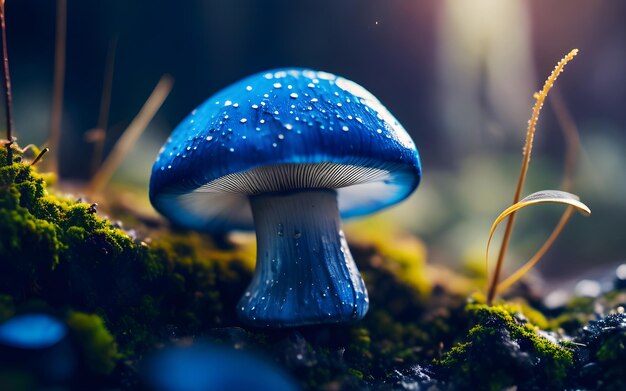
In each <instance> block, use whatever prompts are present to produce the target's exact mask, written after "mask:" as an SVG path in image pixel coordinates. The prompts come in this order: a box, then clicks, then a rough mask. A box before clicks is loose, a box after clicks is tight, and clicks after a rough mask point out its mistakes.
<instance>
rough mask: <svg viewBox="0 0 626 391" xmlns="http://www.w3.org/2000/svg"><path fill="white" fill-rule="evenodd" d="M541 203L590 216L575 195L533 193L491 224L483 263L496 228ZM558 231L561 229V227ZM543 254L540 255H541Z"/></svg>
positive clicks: (554, 191)
mask: <svg viewBox="0 0 626 391" xmlns="http://www.w3.org/2000/svg"><path fill="white" fill-rule="evenodd" d="M543 203H556V204H563V205H569V206H570V208H573V209H576V210H577V211H579V212H580V213H582V214H584V215H590V214H591V210H590V209H589V207H588V206H587V205H585V204H583V203H582V202H581V201H580V198H578V196H577V195H575V194H572V193H568V192H565V191H560V190H542V191H538V192H536V193H533V194H531V195H529V196H527V197H525V198H523V199H522V200H520V201H519V202H517V203H515V204H513V205H511V206H509V207H508V208H507V209H506V210H504V211H503V212H502V213H501V214H500V215H499V216H498V217H497V218H496V219H495V221H494V222H493V225H492V226H491V230H490V231H489V239H488V240H487V250H486V252H485V262H486V263H487V264H488V262H489V245H490V244H491V239H492V238H493V234H494V232H495V231H496V228H498V225H499V224H500V223H501V222H502V221H503V220H504V219H506V218H507V217H508V216H509V215H511V214H512V213H515V212H517V211H518V210H520V209H523V208H525V207H527V206H530V205H535V204H543ZM566 214H568V213H566ZM568 219H569V216H567V217H566V218H565V220H564V221H562V224H563V225H564V224H565V223H566V222H567V220H568ZM560 224H561V223H560ZM560 229H562V227H561V228H560ZM560 229H559V231H560ZM545 250H547V249H545ZM543 253H545V251H543ZM543 253H542V254H541V255H543ZM533 258H534V257H533ZM537 261H538V259H536V260H534V262H533V263H532V264H533V265H534V264H535V263H536V262H537ZM519 277H521V275H519V276H518V277H517V278H519ZM513 282H514V281H508V282H507V287H508V286H510V285H511V284H512V283H513ZM496 284H497V282H496ZM499 288H500V289H499V290H502V289H503V287H502V286H500V287H499Z"/></svg>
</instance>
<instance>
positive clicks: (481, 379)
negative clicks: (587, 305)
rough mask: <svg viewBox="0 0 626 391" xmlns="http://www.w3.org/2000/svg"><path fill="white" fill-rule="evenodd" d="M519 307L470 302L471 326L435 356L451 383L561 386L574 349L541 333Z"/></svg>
mask: <svg viewBox="0 0 626 391" xmlns="http://www.w3.org/2000/svg"><path fill="white" fill-rule="evenodd" d="M518 309H519V307H517V308H516V306H509V305H506V304H505V305H499V306H493V307H489V306H486V305H484V304H469V305H468V306H467V309H466V311H467V312H468V315H469V316H470V318H471V324H472V325H473V326H472V327H471V329H470V330H469V331H468V333H467V335H466V337H465V338H463V339H462V341H460V342H459V343H457V344H456V345H455V346H454V347H453V348H452V349H450V350H449V351H448V352H446V353H445V354H444V355H443V357H442V358H441V359H439V360H436V361H435V362H436V364H437V365H438V366H439V367H440V368H441V369H442V373H443V374H444V375H445V376H446V377H447V378H448V379H449V380H450V381H451V382H452V383H453V384H477V385H481V386H480V387H482V388H481V389H486V390H496V389H504V388H509V387H513V386H517V387H521V388H533V387H539V388H541V389H561V388H563V387H564V386H565V385H566V384H567V379H568V374H569V373H570V372H571V371H572V369H573V368H574V360H573V353H572V352H571V351H570V350H567V349H565V348H564V347H562V346H561V345H559V344H557V343H555V342H553V341H550V340H548V339H547V338H545V337H544V336H542V335H541V334H540V331H539V329H538V328H537V327H536V326H534V325H532V324H531V323H529V322H528V321H527V320H526V318H524V317H520V316H519V312H518Z"/></svg>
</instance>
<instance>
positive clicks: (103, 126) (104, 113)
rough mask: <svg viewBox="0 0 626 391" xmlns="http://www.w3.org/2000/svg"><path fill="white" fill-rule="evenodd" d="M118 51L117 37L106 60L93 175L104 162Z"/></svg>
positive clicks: (92, 163) (93, 160)
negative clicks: (103, 156)
mask: <svg viewBox="0 0 626 391" xmlns="http://www.w3.org/2000/svg"><path fill="white" fill-rule="evenodd" d="M116 51H117V37H116V38H114V39H113V40H112V41H111V43H110V45H109V50H108V53H107V58H106V66H105V69H104V79H103V81H102V96H101V98H100V114H99V115H98V124H97V125H96V129H98V131H100V132H102V137H99V138H97V139H96V140H95V142H94V151H93V155H92V158H91V174H92V175H93V174H95V173H96V171H97V170H98V166H99V165H100V163H101V162H102V154H103V152H104V140H105V138H106V131H107V127H108V122H109V111H110V108H111V95H112V90H113V71H114V68H115V54H116Z"/></svg>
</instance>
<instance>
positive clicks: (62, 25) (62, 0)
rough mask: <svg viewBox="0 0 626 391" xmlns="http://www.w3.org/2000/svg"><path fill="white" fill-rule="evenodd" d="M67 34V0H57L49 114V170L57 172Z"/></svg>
mask: <svg viewBox="0 0 626 391" xmlns="http://www.w3.org/2000/svg"><path fill="white" fill-rule="evenodd" d="M66 36H67V0H57V16H56V36H55V45H54V82H53V87H52V112H51V115H50V141H49V142H48V146H49V147H50V150H51V153H50V154H51V155H52V158H51V159H50V171H52V172H54V173H56V174H58V170H59V144H60V142H61V119H62V117H63V89H64V84H65V51H66Z"/></svg>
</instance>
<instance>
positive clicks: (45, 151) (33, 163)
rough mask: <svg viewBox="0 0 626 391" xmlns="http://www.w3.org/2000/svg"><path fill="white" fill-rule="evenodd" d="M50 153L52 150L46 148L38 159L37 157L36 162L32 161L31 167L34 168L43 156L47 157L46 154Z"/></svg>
mask: <svg viewBox="0 0 626 391" xmlns="http://www.w3.org/2000/svg"><path fill="white" fill-rule="evenodd" d="M49 151H50V148H44V149H42V150H41V152H39V154H38V155H37V157H35V160H33V161H32V163H30V165H31V166H34V165H35V164H37V163H38V162H39V161H40V160H41V158H42V157H43V155H45V154H46V153H48V152H49Z"/></svg>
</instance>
